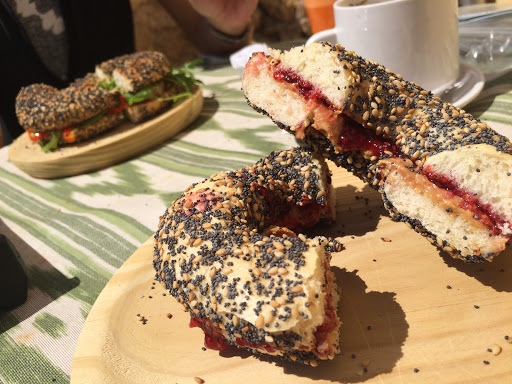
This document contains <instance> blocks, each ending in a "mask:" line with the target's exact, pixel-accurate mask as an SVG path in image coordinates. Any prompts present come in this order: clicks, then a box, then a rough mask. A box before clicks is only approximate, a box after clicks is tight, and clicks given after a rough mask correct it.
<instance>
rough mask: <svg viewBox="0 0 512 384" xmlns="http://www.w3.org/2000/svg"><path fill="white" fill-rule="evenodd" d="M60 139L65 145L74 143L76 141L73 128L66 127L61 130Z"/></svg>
mask: <svg viewBox="0 0 512 384" xmlns="http://www.w3.org/2000/svg"><path fill="white" fill-rule="evenodd" d="M62 138H63V139H64V140H65V141H66V142H67V143H74V142H75V140H76V136H75V129H74V128H73V127H67V128H64V129H63V130H62Z"/></svg>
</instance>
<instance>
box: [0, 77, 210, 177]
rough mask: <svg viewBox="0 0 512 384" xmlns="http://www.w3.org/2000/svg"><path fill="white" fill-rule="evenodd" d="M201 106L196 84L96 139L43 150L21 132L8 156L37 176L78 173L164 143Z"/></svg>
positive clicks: (17, 164)
mask: <svg viewBox="0 0 512 384" xmlns="http://www.w3.org/2000/svg"><path fill="white" fill-rule="evenodd" d="M202 108H203V95H202V89H201V88H200V87H199V86H197V87H196V89H195V91H194V93H193V94H192V97H190V98H188V99H186V100H184V101H183V102H181V103H179V104H178V105H176V106H174V107H173V108H171V109H169V110H168V111H166V112H164V113H162V114H161V115H158V116H156V117H154V118H153V119H151V120H148V121H146V122H143V123H141V124H138V125H134V124H132V123H130V122H123V123H122V124H120V125H119V126H118V127H116V128H115V129H113V130H112V131H109V132H107V133H104V134H102V135H100V136H99V137H97V138H95V139H91V140H88V141H86V142H83V143H78V144H76V145H70V146H65V147H61V148H59V149H58V150H56V151H53V152H48V153H45V152H43V151H42V150H41V147H40V146H39V144H37V143H34V142H32V141H31V140H30V139H29V137H28V135H26V134H23V135H21V136H20V137H18V138H17V139H16V140H14V142H13V143H12V144H11V146H10V148H9V152H8V158H9V160H10V161H11V162H12V163H14V164H15V165H16V166H17V167H18V168H20V169H21V170H22V171H24V172H26V173H28V174H29V175H30V176H33V177H37V178H42V179H54V178H59V177H66V176H73V175H80V174H82V173H86V172H91V171H95V170H98V169H102V168H106V167H109V166H112V165H114V164H118V163H120V162H121V161H124V160H127V159H130V158H133V157H135V156H137V155H139V154H141V153H143V152H145V151H147V150H149V149H151V148H154V147H156V146H158V145H161V144H163V143H165V142H166V141H167V140H169V139H170V138H171V137H173V136H174V135H176V133H178V132H179V131H181V130H182V129H183V128H185V127H186V126H187V125H189V124H190V123H191V122H192V121H194V120H195V119H196V117H197V116H198V115H199V113H200V112H201V109H202Z"/></svg>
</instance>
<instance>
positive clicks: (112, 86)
mask: <svg viewBox="0 0 512 384" xmlns="http://www.w3.org/2000/svg"><path fill="white" fill-rule="evenodd" d="M98 87H101V88H104V89H107V90H109V91H111V90H113V89H115V88H117V84H116V82H115V80H114V79H112V80H111V81H110V82H109V83H107V80H103V81H101V82H100V83H99V84H98Z"/></svg>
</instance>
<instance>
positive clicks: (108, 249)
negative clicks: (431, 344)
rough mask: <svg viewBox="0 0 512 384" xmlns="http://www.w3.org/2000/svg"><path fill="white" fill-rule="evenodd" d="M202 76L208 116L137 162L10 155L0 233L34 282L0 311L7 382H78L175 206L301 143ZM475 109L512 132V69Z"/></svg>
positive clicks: (227, 81) (218, 70)
mask: <svg viewBox="0 0 512 384" xmlns="http://www.w3.org/2000/svg"><path fill="white" fill-rule="evenodd" d="M197 76H198V78H199V79H201V80H202V82H203V83H204V84H203V89H204V97H205V98H204V107H203V110H202V112H201V114H200V115H199V118H198V119H197V120H196V121H195V122H194V123H192V124H191V125H190V126H189V127H188V128H187V129H185V130H184V131H183V132H181V133H180V134H179V135H178V136H176V137H175V138H174V139H172V140H169V141H168V142H166V143H162V145H161V146H159V147H158V148H155V149H154V150H152V151H149V152H148V153H146V154H144V155H142V156H138V157H136V158H134V159H131V160H129V161H126V162H123V163H121V164H118V165H115V166H112V167H110V168H107V169H104V170H101V171H98V172H94V173H89V174H84V175H80V176H73V177H68V178H63V179H57V180H41V179H34V178H32V177H30V176H28V175H27V174H25V173H23V172H22V171H20V170H19V169H17V168H16V167H15V166H14V165H13V164H12V163H10V162H9V161H8V158H7V151H8V147H4V148H2V149H1V150H0V233H2V234H5V235H6V236H7V237H8V238H9V239H10V240H11V241H12V242H13V244H14V245H15V247H16V248H17V249H18V251H19V252H20V254H21V257H22V258H23V261H24V262H25V264H26V267H27V272H28V279H29V292H28V299H27V301H26V303H25V304H23V305H22V306H20V307H18V308H16V309H15V310H12V311H10V312H7V313H1V314H0V383H4V384H14V383H30V384H36V383H69V381H70V372H71V365H72V359H73V352H74V349H75V346H76V343H77V340H78V336H79V334H80V331H81V329H82V326H83V324H84V322H85V319H86V317H87V315H88V313H89V311H90V310H91V308H92V306H93V304H94V302H95V300H96V298H97V297H98V295H99V294H100V292H101V291H102V289H103V288H104V287H105V285H106V283H107V282H108V281H109V279H110V278H111V277H112V276H113V275H114V274H115V272H116V271H117V270H118V268H119V267H120V266H121V265H122V264H123V262H124V261H125V260H127V259H128V258H129V257H130V256H131V255H132V254H133V253H134V252H135V251H136V250H137V249H138V248H139V247H140V245H141V244H142V243H144V242H145V241H146V240H147V239H148V238H149V237H150V236H151V235H152V234H153V231H154V230H155V229H156V226H157V224H158V218H159V216H160V215H161V214H162V213H163V212H164V210H165V209H166V207H167V206H168V205H169V204H170V202H171V201H172V200H173V199H174V198H176V197H177V196H178V195H179V194H180V193H181V192H182V191H183V190H184V189H185V188H187V187H188V186H189V185H190V184H192V183H194V182H196V181H200V180H202V179H203V178H206V177H209V176H210V175H212V174H214V173H217V172H219V171H221V170H226V169H237V168H240V167H242V166H245V165H247V164H251V163H254V162H255V161H256V160H258V159H259V158H261V157H263V156H266V155H267V154H268V153H269V152H271V151H272V150H278V149H286V148H289V147H292V146H295V145H297V142H296V141H295V139H294V138H293V137H292V136H291V135H288V134H285V133H283V132H281V131H280V130H279V129H277V128H276V127H275V126H274V125H273V124H272V123H271V121H270V120H269V119H268V118H267V117H264V116H262V115H259V114H257V113H256V112H255V111H253V110H252V109H251V108H250V107H249V106H248V105H247V103H246V101H245V99H244V97H243V93H242V91H241V82H240V80H241V79H240V77H239V75H238V74H237V73H236V72H235V71H234V70H233V69H232V68H231V67H229V66H220V67H215V68H210V69H198V70H197ZM465 109H466V110H467V111H468V112H470V113H472V114H473V115H475V116H476V117H479V118H481V119H482V120H485V121H487V122H488V123H489V124H490V125H491V126H492V127H493V128H495V129H496V130H498V131H499V132H501V133H503V134H505V135H508V136H509V137H510V136H512V73H508V74H505V75H503V76H501V77H499V78H496V79H494V80H492V81H491V82H488V83H487V84H486V85H485V88H484V90H483V92H482V93H481V94H480V95H479V97H478V98H477V99H476V100H475V101H473V102H472V103H471V104H469V105H468V106H466V107H465ZM404 230H406V229H405V227H404ZM342 240H343V239H342ZM0 257H1V255H0ZM2 294H5V293H2Z"/></svg>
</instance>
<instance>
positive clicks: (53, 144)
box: [39, 131, 61, 152]
mask: <svg viewBox="0 0 512 384" xmlns="http://www.w3.org/2000/svg"><path fill="white" fill-rule="evenodd" d="M50 135H51V136H52V137H51V139H50V141H48V142H47V143H46V144H42V143H41V142H39V144H40V145H41V149H42V150H43V152H50V151H53V150H54V149H57V146H58V144H59V139H60V135H61V131H52V132H50Z"/></svg>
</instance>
